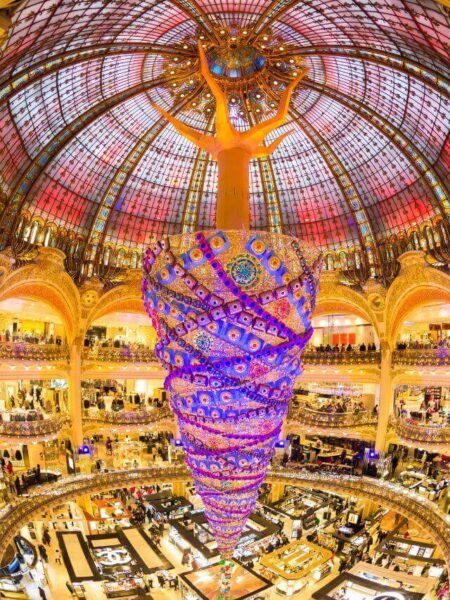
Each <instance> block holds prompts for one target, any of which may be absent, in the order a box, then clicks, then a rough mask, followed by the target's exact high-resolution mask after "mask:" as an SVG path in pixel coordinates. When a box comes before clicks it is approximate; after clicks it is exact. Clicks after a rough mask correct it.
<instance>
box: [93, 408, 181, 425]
mask: <svg viewBox="0 0 450 600" xmlns="http://www.w3.org/2000/svg"><path fill="white" fill-rule="evenodd" d="M171 418H173V413H172V411H171V410H170V408H169V407H168V406H164V407H162V408H150V409H143V410H119V411H112V410H94V411H92V412H91V411H90V410H89V411H88V412H87V414H86V416H85V417H84V419H85V420H87V421H96V422H101V423H107V424H111V425H137V424H149V423H157V422H159V421H162V420H164V419H171Z"/></svg>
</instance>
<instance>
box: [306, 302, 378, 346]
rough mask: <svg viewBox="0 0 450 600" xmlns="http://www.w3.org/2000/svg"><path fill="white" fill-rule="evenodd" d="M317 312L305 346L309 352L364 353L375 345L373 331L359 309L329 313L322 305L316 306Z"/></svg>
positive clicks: (375, 334)
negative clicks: (307, 346) (311, 334)
mask: <svg viewBox="0 0 450 600" xmlns="http://www.w3.org/2000/svg"><path fill="white" fill-rule="evenodd" d="M320 308H321V309H322V310H320ZM334 308H335V310H336V308H337V307H336V305H334ZM317 312H318V314H316V316H315V317H314V319H313V320H312V325H313V328H314V334H313V336H312V338H311V342H310V346H309V348H310V349H311V350H312V351H316V352H322V351H326V352H332V351H335V352H344V351H348V352H367V351H376V350H377V349H378V348H379V339H378V335H377V332H376V330H375V328H374V326H373V325H372V323H371V322H370V321H369V320H368V318H367V317H365V316H363V313H362V312H360V311H356V310H354V311H350V310H345V312H344V311H342V312H341V311H339V312H337V311H336V312H334V311H333V312H331V311H330V308H328V307H326V306H322V307H319V310H318V311H317Z"/></svg>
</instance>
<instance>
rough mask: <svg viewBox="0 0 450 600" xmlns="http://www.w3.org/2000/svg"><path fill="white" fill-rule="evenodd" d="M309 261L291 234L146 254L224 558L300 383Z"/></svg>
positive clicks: (229, 238)
mask: <svg viewBox="0 0 450 600" xmlns="http://www.w3.org/2000/svg"><path fill="white" fill-rule="evenodd" d="M311 255H312V251H310V255H309V256H305V255H304V254H303V253H302V252H301V250H300V247H299V245H298V243H297V242H296V241H295V240H294V239H293V238H289V237H287V236H284V235H279V234H270V233H259V232H251V231H220V230H219V231H215V232H200V233H197V234H185V235H180V236H172V237H170V238H166V239H164V240H162V241H160V242H158V243H156V244H155V245H154V246H153V247H152V248H150V249H148V250H147V253H146V255H145V260H144V270H145V278H144V282H143V292H144V298H145V305H146V309H147V311H148V313H149V315H150V317H151V319H152V322H153V324H154V326H155V328H156V330H157V333H158V338H159V342H158V343H157V345H156V348H155V353H156V355H157V357H158V358H159V360H160V361H161V362H162V364H163V365H164V366H165V367H166V368H167V369H168V371H169V375H168V377H167V379H166V382H165V387H166V389H167V390H168V392H169V393H170V401H171V406H172V410H173V411H174V413H175V415H176V417H177V419H178V424H179V428H180V432H181V436H182V439H183V444H184V448H185V450H186V453H187V463H188V465H189V467H190V468H191V470H192V474H193V478H194V482H195V485H196V488H197V490H198V493H199V494H200V496H201V498H202V500H203V503H204V506H205V512H206V517H207V519H208V521H209V523H210V526H211V528H212V530H213V533H214V536H215V539H216V541H217V544H218V548H219V551H220V554H221V556H222V557H223V558H230V557H231V556H232V554H233V550H234V548H235V547H236V544H237V542H238V540H239V537H240V535H241V532H242V530H243V527H244V525H245V522H246V520H247V518H248V516H249V514H250V513H251V511H252V510H253V508H254V506H255V502H256V499H257V495H258V488H259V486H260V484H261V483H262V482H263V481H264V478H265V474H266V469H267V467H268V465H269V463H270V460H271V458H272V456H273V453H274V446H275V443H276V441H277V440H278V438H279V436H280V432H281V427H282V423H283V418H284V417H285V415H286V413H287V409H288V403H289V399H290V398H291V395H292V390H293V385H294V382H295V379H296V378H297V377H298V376H299V375H300V374H301V361H300V355H301V352H302V350H303V349H304V347H305V346H306V344H307V342H308V340H309V339H310V337H311V334H312V328H311V313H312V310H313V307H314V302H315V297H316V288H317V280H318V271H319V268H320V265H319V261H318V260H315V261H314V260H313V257H312V256H311ZM280 308H281V312H280Z"/></svg>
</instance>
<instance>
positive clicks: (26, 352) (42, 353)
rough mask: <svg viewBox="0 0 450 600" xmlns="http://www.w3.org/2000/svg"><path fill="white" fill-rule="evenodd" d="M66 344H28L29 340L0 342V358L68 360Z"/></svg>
mask: <svg viewBox="0 0 450 600" xmlns="http://www.w3.org/2000/svg"><path fill="white" fill-rule="evenodd" d="M68 358H69V352H68V349H67V346H66V345H61V346H60V345H58V344H30V343H29V342H0V360H2V359H3V360H4V359H15V360H33V361H56V360H68Z"/></svg>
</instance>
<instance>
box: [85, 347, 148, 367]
mask: <svg viewBox="0 0 450 600" xmlns="http://www.w3.org/2000/svg"><path fill="white" fill-rule="evenodd" d="M83 356H84V358H85V359H88V360H96V361H101V362H136V363H157V360H156V358H155V355H154V353H153V350H151V349H150V348H144V347H143V348H134V347H131V346H124V347H122V348H109V347H108V348H102V347H101V346H100V347H97V348H85V350H84V353H83Z"/></svg>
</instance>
